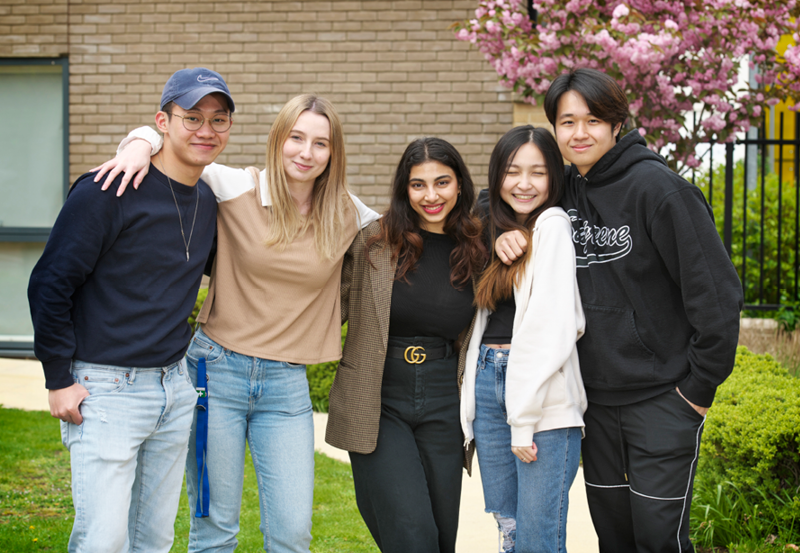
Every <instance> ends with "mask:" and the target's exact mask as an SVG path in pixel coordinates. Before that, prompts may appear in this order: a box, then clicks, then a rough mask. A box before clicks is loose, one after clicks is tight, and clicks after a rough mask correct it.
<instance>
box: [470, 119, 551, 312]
mask: <svg viewBox="0 0 800 553" xmlns="http://www.w3.org/2000/svg"><path fill="white" fill-rule="evenodd" d="M525 144H533V145H534V146H536V147H537V148H538V149H539V151H540V152H541V153H542V157H544V162H545V165H546V168H547V180H548V187H547V189H548V194H547V199H546V200H545V201H544V202H542V205H540V206H538V207H537V208H536V209H534V210H533V211H532V212H531V213H529V214H528V216H527V217H526V218H525V221H524V223H520V222H519V221H517V217H516V212H515V211H514V210H513V209H512V208H511V206H510V205H508V204H507V203H506V202H505V201H504V200H503V198H502V197H501V196H500V191H501V190H502V188H503V182H504V181H505V178H506V174H507V173H508V168H509V166H510V165H511V162H512V161H513V160H514V156H515V155H517V152H518V151H519V149H520V148H521V147H522V146H523V145H525ZM563 194H564V161H563V158H562V157H561V153H560V152H559V150H558V144H557V143H556V140H555V138H553V135H552V134H550V131H548V130H547V129H543V128H541V127H539V128H535V127H533V126H531V125H525V126H524V127H515V128H513V129H511V130H510V131H508V132H507V133H506V134H504V135H503V136H502V137H501V138H500V140H499V141H498V142H497V145H496V146H495V147H494V150H492V155H491V157H490V158H489V225H490V226H489V228H490V229H491V232H490V233H489V234H490V236H491V239H490V247H491V248H492V250H494V242H495V239H496V230H499V231H501V232H507V231H511V230H519V231H522V232H523V233H524V234H525V235H526V236H528V237H529V238H530V236H531V234H532V232H533V227H534V225H535V224H536V219H538V218H539V215H540V214H541V213H542V212H543V211H545V210H546V209H548V208H551V207H553V206H555V205H558V202H559V201H561V196H562V195H563ZM528 251H530V248H529V250H528ZM526 260H527V255H524V256H522V257H521V258H520V259H517V260H516V261H515V262H514V263H512V264H511V265H506V264H504V263H503V262H502V261H500V259H498V258H497V257H496V256H495V255H494V251H492V261H491V263H490V264H489V266H488V267H487V268H486V271H484V273H483V275H482V276H481V280H480V282H479V283H478V289H477V293H476V294H475V303H476V305H478V307H484V308H486V309H494V308H495V306H496V305H497V302H498V301H500V300H503V299H505V298H507V297H510V296H511V295H512V294H513V293H514V285H515V284H517V283H518V282H519V279H520V277H521V276H522V273H523V271H524V269H525V261H526Z"/></svg>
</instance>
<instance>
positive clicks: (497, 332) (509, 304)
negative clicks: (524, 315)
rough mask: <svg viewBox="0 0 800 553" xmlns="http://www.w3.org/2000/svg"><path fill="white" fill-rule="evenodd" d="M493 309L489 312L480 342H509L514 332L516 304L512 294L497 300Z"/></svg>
mask: <svg viewBox="0 0 800 553" xmlns="http://www.w3.org/2000/svg"><path fill="white" fill-rule="evenodd" d="M495 308H496V309H495V310H494V311H492V312H491V313H490V314H489V319H488V320H487V321H486V329H485V330H484V331H483V338H482V339H481V343H482V344H510V343H511V335H512V334H513V332H514V315H515V314H516V313H517V304H516V302H515V301H514V294H511V296H510V297H508V298H506V299H504V300H501V301H498V302H497V305H496V306H495Z"/></svg>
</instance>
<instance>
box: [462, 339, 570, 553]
mask: <svg viewBox="0 0 800 553" xmlns="http://www.w3.org/2000/svg"><path fill="white" fill-rule="evenodd" d="M508 352H509V350H507V349H492V348H487V347H486V346H484V345H481V351H480V355H479V357H478V368H477V375H476V380H475V421H474V422H473V429H474V431H475V446H476V450H477V452H478V464H479V465H480V467H481V480H482V482H483V496H484V501H485V503H486V512H487V513H495V514H497V515H499V516H501V517H505V518H510V519H515V520H516V523H517V524H516V548H514V546H511V548H510V549H506V550H505V551H508V552H512V553H550V552H553V553H555V552H562V551H566V537H567V508H568V506H569V489H570V486H572V482H573V480H575V475H576V474H577V472H578V464H579V462H580V452H581V429H580V428H559V429H556V430H547V431H544V432H537V433H536V435H535V436H534V437H533V441H534V442H536V447H537V448H538V449H539V452H538V454H537V460H536V461H534V462H532V463H523V462H522V461H520V460H519V459H518V458H517V456H516V455H514V454H513V453H512V452H511V427H510V426H509V425H508V422H507V413H506V402H505V391H506V364H507V362H508ZM531 370H532V371H533V370H536V367H535V366H532V367H531ZM511 541H512V542H513V540H511Z"/></svg>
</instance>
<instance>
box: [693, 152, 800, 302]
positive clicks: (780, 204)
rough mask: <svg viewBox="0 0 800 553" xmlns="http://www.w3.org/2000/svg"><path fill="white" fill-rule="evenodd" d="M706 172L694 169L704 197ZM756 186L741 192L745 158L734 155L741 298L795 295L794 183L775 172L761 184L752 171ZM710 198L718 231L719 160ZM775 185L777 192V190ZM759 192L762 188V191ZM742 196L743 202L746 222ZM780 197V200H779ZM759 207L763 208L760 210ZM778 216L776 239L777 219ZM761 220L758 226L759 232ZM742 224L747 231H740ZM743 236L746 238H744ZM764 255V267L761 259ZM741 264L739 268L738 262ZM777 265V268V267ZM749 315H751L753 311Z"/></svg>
mask: <svg viewBox="0 0 800 553" xmlns="http://www.w3.org/2000/svg"><path fill="white" fill-rule="evenodd" d="M709 177H710V175H709V174H708V172H698V173H697V174H696V175H695V179H694V182H695V184H697V186H698V187H699V188H700V190H701V191H702V192H703V194H705V196H706V199H708V198H709ZM756 180H757V186H756V187H755V188H754V189H752V190H748V191H746V192H745V186H744V162H743V161H742V160H739V161H737V162H736V164H735V165H734V169H733V221H732V227H731V230H732V233H731V234H732V243H731V260H732V261H733V264H734V266H735V267H736V271H737V272H738V273H739V278H740V279H742V280H743V282H744V296H745V297H744V301H745V303H749V304H759V303H775V304H779V303H787V302H791V301H792V300H797V299H800V298H795V294H794V291H795V278H796V277H800V275H796V274H795V264H796V263H797V251H796V248H795V240H796V236H795V229H794V222H795V217H796V216H797V190H796V188H795V186H794V184H793V183H790V182H789V181H788V180H787V179H784V180H783V182H782V185H781V186H779V184H781V183H780V180H781V179H780V177H779V175H778V174H776V173H774V172H769V173H768V174H766V175H765V176H764V181H763V190H762V180H761V173H760V172H759V173H758V175H757V179H756ZM713 182H714V186H713V197H712V198H711V199H712V200H713V201H712V202H711V206H712V208H713V211H714V219H715V220H716V225H717V231H718V232H719V235H720V236H723V226H724V223H725V167H724V165H719V166H717V167H716V168H714V174H713ZM779 188H780V194H779V193H778V192H779ZM762 192H763V193H762ZM745 200H746V203H747V210H746V215H747V217H746V219H747V226H746V227H745V224H744V222H745ZM779 200H780V201H779ZM762 210H763V211H762ZM779 220H781V221H782V227H781V232H780V242H779V241H778V236H779V234H778V221H779ZM762 223H763V232H762ZM745 229H746V231H747V232H746V234H745V232H744V231H745ZM745 242H746V243H745ZM762 259H763V262H764V266H763V272H762V270H761V260H762ZM743 266H744V267H745V269H744V273H743V272H742V267H743ZM779 269H780V270H779ZM751 316H756V315H755V314H752V315H751Z"/></svg>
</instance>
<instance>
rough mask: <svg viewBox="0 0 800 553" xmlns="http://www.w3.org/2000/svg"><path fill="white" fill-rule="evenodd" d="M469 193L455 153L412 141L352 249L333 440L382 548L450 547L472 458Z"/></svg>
mask: <svg viewBox="0 0 800 553" xmlns="http://www.w3.org/2000/svg"><path fill="white" fill-rule="evenodd" d="M474 199H475V190H474V187H473V184H472V179H471V178H470V175H469V171H468V170H467V167H466V165H465V164H464V161H463V160H462V159H461V156H460V155H459V153H458V151H457V150H456V149H455V148H454V147H453V146H452V145H451V144H450V143H448V142H446V141H444V140H441V139H439V138H420V139H418V140H415V141H414V142H412V143H411V144H409V145H408V147H407V148H406V151H405V153H404V154H403V156H402V158H401V159H400V163H399V164H398V166H397V170H396V172H395V175H394V182H393V185H392V195H391V202H390V205H389V209H388V210H387V211H386V213H385V214H384V216H383V218H382V219H381V220H380V221H376V222H373V223H371V224H370V225H368V226H367V227H366V228H365V229H364V231H363V232H362V233H361V235H359V236H357V237H356V239H355V240H354V241H353V244H352V246H351V247H350V250H349V251H348V253H347V255H346V256H345V261H344V266H343V268H342V317H343V318H349V328H348V334H347V339H346V341H345V345H344V352H343V355H342V360H341V363H340V364H339V369H338V371H337V373H336V379H335V380H334V383H333V387H332V388H331V393H330V414H329V418H328V428H327V435H326V440H327V442H328V443H330V444H331V445H333V446H335V447H338V448H341V449H345V450H347V451H349V452H350V460H351V464H352V468H353V480H354V482H355V489H356V500H357V502H358V508H359V510H360V511H361V515H362V516H363V517H364V521H365V522H366V524H367V527H368V528H369V530H370V532H371V533H372V536H373V537H374V538H375V541H376V543H377V544H378V547H380V549H381V551H383V552H384V553H389V552H397V553H415V552H417V553H436V552H439V553H452V552H453V551H455V543H456V530H457V527H458V508H459V499H460V495H461V473H462V466H464V463H465V461H466V460H467V459H466V458H465V451H464V449H463V447H462V446H463V436H462V433H461V426H460V423H459V386H460V381H461V374H462V373H463V370H464V356H463V353H464V348H463V347H461V348H460V347H459V345H458V344H459V343H460V344H462V345H463V344H467V343H468V342H469V333H468V327H469V326H470V321H471V320H472V318H473V313H474V307H473V299H474V294H473V278H475V277H476V276H477V274H478V272H479V271H480V270H481V269H482V268H483V266H484V264H485V262H486V257H487V254H486V249H485V246H484V245H483V242H482V236H481V225H480V222H479V221H478V219H477V218H475V217H474V216H473V215H472V214H471V208H472V204H473V201H474ZM459 335H462V339H461V341H460V342H459V341H458V338H459Z"/></svg>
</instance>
